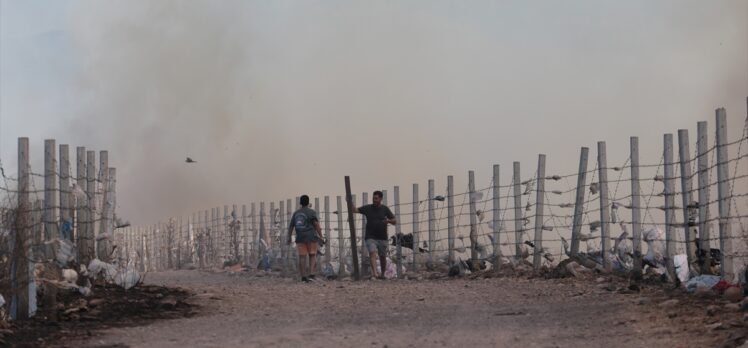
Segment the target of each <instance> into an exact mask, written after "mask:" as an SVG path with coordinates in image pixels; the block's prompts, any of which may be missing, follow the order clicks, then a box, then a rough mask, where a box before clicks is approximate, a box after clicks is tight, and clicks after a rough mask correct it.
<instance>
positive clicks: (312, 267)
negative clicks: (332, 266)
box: [307, 242, 317, 277]
mask: <svg viewBox="0 0 748 348" xmlns="http://www.w3.org/2000/svg"><path fill="white" fill-rule="evenodd" d="M307 249H308V250H309V277H314V274H315V273H316V271H317V242H311V243H309V244H307Z"/></svg>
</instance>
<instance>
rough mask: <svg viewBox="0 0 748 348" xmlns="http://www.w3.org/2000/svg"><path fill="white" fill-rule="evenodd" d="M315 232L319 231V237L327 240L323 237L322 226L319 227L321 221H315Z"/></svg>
mask: <svg viewBox="0 0 748 348" xmlns="http://www.w3.org/2000/svg"><path fill="white" fill-rule="evenodd" d="M314 230H316V231H317V236H319V239H320V240H323V241H324V240H325V237H322V226H320V225H319V221H317V220H314Z"/></svg>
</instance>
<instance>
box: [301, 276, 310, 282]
mask: <svg viewBox="0 0 748 348" xmlns="http://www.w3.org/2000/svg"><path fill="white" fill-rule="evenodd" d="M301 281H302V282H304V283H309V282H310V280H309V279H308V278H307V277H301Z"/></svg>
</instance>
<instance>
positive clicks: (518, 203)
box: [512, 162, 523, 260]
mask: <svg viewBox="0 0 748 348" xmlns="http://www.w3.org/2000/svg"><path fill="white" fill-rule="evenodd" d="M513 165H514V175H513V178H512V183H513V184H514V253H515V256H516V257H517V260H520V259H521V258H522V232H523V229H522V190H521V189H520V182H521V181H522V178H521V177H520V176H519V175H520V172H519V169H520V168H519V162H514V163H513Z"/></svg>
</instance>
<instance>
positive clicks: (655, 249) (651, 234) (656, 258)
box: [643, 227, 666, 268]
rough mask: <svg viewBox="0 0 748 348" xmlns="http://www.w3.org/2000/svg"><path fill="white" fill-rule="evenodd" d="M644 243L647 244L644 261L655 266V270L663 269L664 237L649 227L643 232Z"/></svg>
mask: <svg viewBox="0 0 748 348" xmlns="http://www.w3.org/2000/svg"><path fill="white" fill-rule="evenodd" d="M643 235H644V242H646V243H647V254H646V255H644V260H646V261H647V262H649V263H651V264H653V265H657V268H664V267H665V266H666V265H665V256H664V255H665V243H664V241H665V237H664V235H663V233H662V230H660V229H659V228H657V227H650V228H649V229H646V230H644V233H643Z"/></svg>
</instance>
